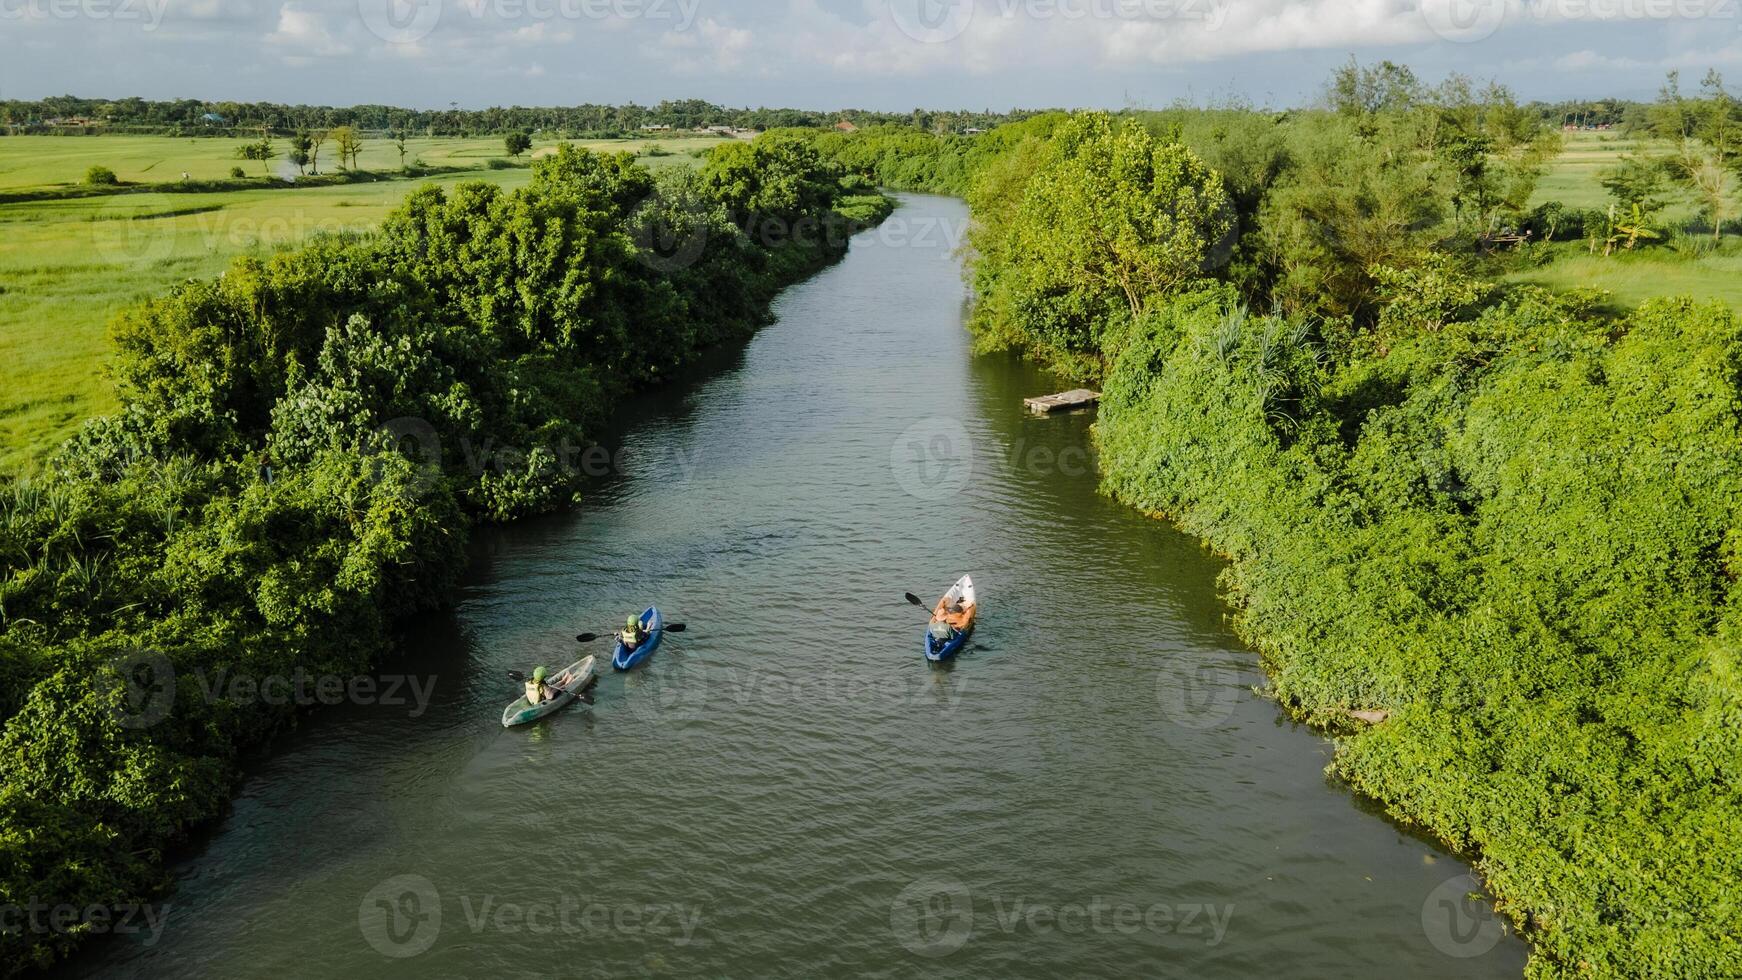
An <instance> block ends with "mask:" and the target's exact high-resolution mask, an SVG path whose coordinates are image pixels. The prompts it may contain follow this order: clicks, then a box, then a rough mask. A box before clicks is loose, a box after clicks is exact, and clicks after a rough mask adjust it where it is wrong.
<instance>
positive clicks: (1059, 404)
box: [1022, 388, 1101, 415]
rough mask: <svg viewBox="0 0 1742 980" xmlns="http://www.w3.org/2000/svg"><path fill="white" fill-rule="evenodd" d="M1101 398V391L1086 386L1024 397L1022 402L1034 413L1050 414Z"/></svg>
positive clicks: (1084, 404) (1085, 404)
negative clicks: (1050, 393) (1053, 393)
mask: <svg viewBox="0 0 1742 980" xmlns="http://www.w3.org/2000/svg"><path fill="white" fill-rule="evenodd" d="M1100 400H1101V393H1100V392H1098V391H1090V390H1089V389H1087V388H1078V389H1076V390H1075V391H1062V392H1059V393H1058V394H1056V395H1042V396H1041V397H1039V398H1024V399H1023V400H1022V404H1024V405H1027V406H1028V410H1029V411H1031V412H1033V413H1034V414H1036V415H1050V414H1052V413H1053V412H1068V411H1070V410H1071V409H1073V408H1088V407H1090V406H1091V405H1094V404H1095V403H1096V402H1099V401H1100Z"/></svg>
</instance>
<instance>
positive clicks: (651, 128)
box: [641, 123, 671, 133]
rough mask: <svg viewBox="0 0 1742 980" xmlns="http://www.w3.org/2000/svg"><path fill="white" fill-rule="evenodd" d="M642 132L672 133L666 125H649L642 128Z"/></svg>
mask: <svg viewBox="0 0 1742 980" xmlns="http://www.w3.org/2000/svg"><path fill="white" fill-rule="evenodd" d="M641 131H642V132H644V133H669V132H671V127H670V126H668V125H666V124H665V123H648V124H647V125H645V126H643V127H641Z"/></svg>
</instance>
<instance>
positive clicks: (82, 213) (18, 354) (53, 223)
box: [0, 136, 719, 472]
mask: <svg viewBox="0 0 1742 980" xmlns="http://www.w3.org/2000/svg"><path fill="white" fill-rule="evenodd" d="M240 142H241V141H239V140H220V139H199V140H189V139H174V138H168V137H135V136H9V137H3V138H0V190H31V189H39V188H53V187H57V186H66V185H72V184H76V183H78V182H79V181H80V180H82V179H83V176H84V172H85V170H86V169H87V168H89V167H90V166H91V165H93V164H101V165H103V166H106V167H109V168H110V169H112V170H114V171H115V172H116V174H117V176H119V177H120V178H121V179H122V180H123V181H128V182H138V183H147V182H151V183H155V182H161V181H173V180H177V179H179V178H180V175H181V174H182V173H183V172H186V173H188V174H189V175H190V176H191V177H192V178H194V179H217V178H222V177H225V176H227V175H228V174H229V170H230V168H231V167H232V166H237V165H238V164H240V165H242V166H244V167H245V168H252V170H253V171H258V170H259V168H260V167H261V166H262V165H261V164H260V163H257V162H256V163H244V162H242V161H238V160H236V159H234V156H233V153H234V147H235V146H237V145H239V144H240ZM280 142H281V144H282V141H280ZM718 142H719V140H718V139H694V138H676V139H670V140H659V141H653V140H633V141H631V140H622V141H612V142H592V143H582V144H578V145H583V146H588V147H590V148H594V149H600V150H634V151H638V152H643V153H645V151H646V150H647V149H649V148H650V147H653V146H659V147H661V148H662V149H663V150H665V151H666V152H665V153H664V154H661V155H656V156H649V157H647V158H646V161H645V162H647V163H648V164H649V165H651V166H664V165H676V164H679V163H682V162H685V161H688V162H693V161H694V157H692V156H690V155H689V151H690V150H693V149H698V148H703V147H707V146H711V145H713V144H715V143H718ZM549 145H550V144H545V146H542V147H541V146H539V145H536V144H535V146H534V148H533V152H534V153H537V152H538V151H539V150H540V149H543V148H545V147H548V146H549ZM408 151H409V152H408V153H407V159H408V160H409V159H412V158H413V157H416V158H418V159H421V160H422V161H423V162H424V163H425V164H427V165H430V166H440V167H459V166H468V165H475V166H476V167H477V168H478V169H476V170H469V171H465V172H458V173H447V174H442V175H440V176H438V177H434V178H430V179H428V180H410V179H408V180H390V181H377V182H370V183H358V184H346V185H337V186H326V187H302V188H298V187H294V186H292V185H288V184H287V185H285V186H284V187H281V188H259V189H247V190H230V191H219V192H211V193H192V192H188V193H183V192H175V193H163V192H156V191H135V192H129V193H124V194H113V195H105V196H98V197H76V198H67V199H61V200H54V199H51V200H42V201H28V202H22V203H12V204H0V470H5V471H10V472H19V471H22V470H24V469H27V468H28V467H29V466H30V465H32V464H33V463H34V462H36V461H38V460H40V459H41V458H43V456H44V455H45V454H46V453H47V452H48V451H50V450H52V449H53V448H54V447H55V446H57V445H59V444H60V442H61V441H63V440H64V439H65V438H66V437H67V436H68V435H70V434H71V433H72V432H73V430H74V429H76V428H77V427H78V425H79V424H80V423H82V422H83V421H84V420H85V419H87V418H90V417H92V416H94V415H99V414H102V413H104V412H106V411H109V410H111V409H113V408H114V406H115V400H114V395H113V392H112V389H111V386H110V383H109V379H108V378H107V376H106V363H107V359H108V353H109V345H108V341H107V325H108V322H109V319H110V318H111V317H112V316H113V315H114V313H115V311H116V310H118V309H120V308H122V307H123V306H125V305H127V304H130V303H133V302H136V301H138V300H140V299H142V298H144V297H148V296H152V295H155V294H158V293H161V292H163V291H164V290H166V289H168V288H169V287H170V286H171V285H173V284H174V283H177V282H180V281H182V280H185V279H188V278H194V277H206V276H213V275H216V274H218V273H219V272H221V271H223V269H224V267H225V266H226V265H228V264H229V262H230V261H231V260H232V259H233V258H235V257H236V256H238V255H245V254H261V253H265V252H269V251H271V250H273V249H277V248H282V247H285V246H289V245H294V244H295V243H297V242H300V241H303V240H305V239H307V238H309V237H311V236H313V235H316V234H320V233H323V232H342V231H366V230H368V229H370V228H373V227H375V226H377V225H379V224H380V222H381V219H382V218H383V217H384V216H385V215H386V214H387V213H388V212H389V211H391V210H392V209H393V208H394V207H396V206H397V205H398V204H399V202H400V201H402V200H403V199H404V198H405V196H406V195H407V194H409V193H410V192H411V191H412V190H413V189H414V188H416V187H419V186H421V185H423V184H424V183H429V182H434V183H437V184H443V185H451V184H454V183H458V182H461V181H472V180H482V181H488V182H490V183H494V184H498V185H501V186H503V187H517V186H519V185H521V184H524V183H525V182H526V181H527V180H529V179H530V177H531V171H530V170H529V169H528V168H526V167H514V168H509V169H490V168H489V161H491V160H493V159H498V158H501V157H503V156H504V153H503V152H502V141H501V140H500V139H482V138H480V139H467V140H461V139H446V140H444V139H429V140H413V141H409V143H408ZM398 157H399V155H398V153H397V151H396V150H394V148H393V146H392V145H391V144H390V143H388V142H386V141H376V140H369V141H365V143H364V150H363V153H362V156H361V163H362V167H363V168H364V169H377V170H383V171H386V170H396V169H397V168H398ZM322 169H323V170H325V169H327V168H325V167H323V168H322Z"/></svg>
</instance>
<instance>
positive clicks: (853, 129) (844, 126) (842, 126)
mask: <svg viewBox="0 0 1742 980" xmlns="http://www.w3.org/2000/svg"><path fill="white" fill-rule="evenodd" d="M835 129H836V131H838V132H842V133H857V132H858V131H859V127H857V126H855V125H853V124H852V123H851V122H849V121H848V120H845V119H843V120H841V121H840V122H838V123H835Z"/></svg>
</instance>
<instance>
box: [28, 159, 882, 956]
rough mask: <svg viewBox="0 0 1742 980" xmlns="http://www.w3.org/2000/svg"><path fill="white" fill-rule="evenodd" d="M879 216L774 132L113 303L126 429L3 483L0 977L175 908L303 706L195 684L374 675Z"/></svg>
mask: <svg viewBox="0 0 1742 980" xmlns="http://www.w3.org/2000/svg"><path fill="white" fill-rule="evenodd" d="M891 206H892V205H891V202H890V201H888V200H887V199H885V198H883V197H882V196H881V195H879V194H876V193H875V192H874V191H872V190H871V189H870V188H869V185H868V184H866V183H865V182H864V181H863V180H860V179H858V178H845V179H843V178H842V177H841V175H840V173H839V171H838V169H837V168H836V167H834V166H833V165H832V164H829V163H828V162H826V161H825V160H823V159H822V158H821V157H819V156H818V154H817V153H816V152H815V151H814V150H813V149H812V148H810V147H809V146H807V145H805V144H803V143H802V142H800V141H795V140H792V139H790V138H784V137H780V136H772V137H765V138H762V139H759V140H757V141H756V142H754V143H751V144H742V143H738V144H730V145H727V146H723V147H721V148H720V149H719V150H718V151H717V152H716V153H715V154H714V155H713V156H712V157H711V158H710V159H709V160H707V161H706V162H705V164H704V165H703V166H702V167H701V168H699V169H688V168H673V169H671V170H668V171H665V172H663V173H661V174H659V175H658V176H657V177H655V176H654V175H653V174H651V173H649V172H648V171H646V170H644V169H642V168H640V167H638V166H636V165H635V164H634V163H633V161H632V159H631V158H630V157H629V156H628V155H627V154H622V155H617V156H604V155H597V154H592V153H588V152H586V151H578V150H574V149H572V148H565V149H564V150H562V151H561V152H559V153H558V154H557V155H555V156H552V157H549V158H545V159H541V160H539V161H537V162H536V163H535V164H534V174H533V178H532V182H531V184H530V185H529V186H528V187H526V188H524V189H522V190H519V191H515V192H513V193H505V192H502V191H501V190H499V189H498V188H496V187H493V186H490V185H485V184H467V185H461V186H458V187H456V188H453V189H452V190H442V189H439V188H436V187H428V188H425V189H423V190H420V191H419V192H417V193H415V194H413V195H412V197H411V198H410V199H408V200H407V201H406V203H405V204H404V205H403V206H402V207H401V208H400V209H399V210H397V211H396V212H394V213H393V215H392V216H391V217H390V218H389V219H388V221H387V222H386V224H385V226H384V227H383V228H382V229H381V230H380V232H378V233H376V234H372V235H368V236H363V237H335V238H329V239H324V240H319V241H317V242H316V243H314V244H312V245H309V246H308V247H306V248H302V249H300V250H297V251H293V252H287V253H283V254H280V255H277V256H274V257H272V258H270V259H266V260H257V259H245V260H241V261H238V262H237V263H235V265H233V266H232V267H231V268H230V269H229V271H228V272H227V273H226V274H225V275H223V276H222V277H221V278H219V279H216V280H212V281H197V282H189V283H187V284H185V285H183V286H181V287H178V288H177V289H176V290H175V291H174V292H172V293H171V294H170V295H168V296H165V297H163V298H161V299H158V300H154V301H152V302H149V303H146V304H144V305H142V306H140V307H137V308H135V309H132V310H129V311H127V312H126V313H124V314H123V315H122V316H121V317H120V318H119V319H118V320H117V322H116V324H115V327H114V336H115V340H116V345H117V348H118V356H117V366H116V376H117V382H118V387H119V390H120V394H121V400H122V404H123V409H122V411H121V412H120V413H118V414H117V415H115V416H113V417H109V418H104V419H98V420H96V421H93V422H92V423H90V424H88V425H87V426H86V427H85V429H84V430H83V431H82V432H81V433H80V434H79V436H78V437H77V438H76V439H74V440H73V441H72V442H70V443H69V444H68V445H67V446H66V447H65V448H64V449H63V450H62V451H61V452H60V453H59V454H57V456H56V457H55V458H54V460H53V461H52V465H51V473H50V475H49V476H47V477H44V478H41V479H36V480H32V481H29V482H21V481H5V480H0V719H4V721H5V727H4V731H3V732H0V753H3V754H4V756H5V758H6V759H7V767H6V770H5V772H4V774H3V775H0V895H3V896H4V902H5V903H7V904H9V905H11V906H15V907H17V908H20V909H29V908H39V909H40V908H46V909H48V910H49V911H48V912H46V913H32V914H31V915H29V916H27V917H26V918H24V919H23V920H21V921H20V920H18V917H16V916H13V917H9V918H8V920H7V922H6V923H5V926H6V929H5V930H4V931H3V932H0V975H12V974H14V973H16V972H19V971H21V970H24V969H28V968H30V967H31V966H42V965H46V964H48V963H51V962H52V961H53V960H55V959H56V958H58V957H59V956H61V955H63V954H65V953H66V952H67V951H69V950H70V949H71V948H73V947H74V946H75V945H76V944H77V942H78V941H79V940H80V939H81V938H82V937H83V936H85V935H87V934H90V933H91V932H93V931H101V930H102V929H103V920H104V917H105V916H106V915H107V912H106V911H105V910H113V909H116V908H118V907H122V906H125V905H126V904H128V903H131V902H135V901H138V900H140V899H141V898H143V897H147V896H150V895H152V894H154V893H155V892H157V891H158V890H160V889H161V888H163V887H164V886H165V884H166V882H165V880H164V877H163V855H164V852H165V850H166V849H167V848H169V847H171V846H173V845H174V844H175V843H176V842H178V841H180V840H183V839H185V837H186V835H187V834H188V833H189V832H190V831H191V830H192V829H193V828H195V827H197V826H199V825H200V824H201V823H202V822H205V821H208V820H210V819H211V818H212V817H214V816H215V815H217V814H218V813H219V812H221V810H222V809H223V807H224V805H225V801H226V799H227V797H228V794H229V792H230V790H231V788H232V786H233V783H234V779H235V777H236V766H237V760H238V757H239V755H240V753H242V752H244V751H245V750H247V749H248V748H249V747H250V746H252V745H256V744H259V743H260V741H261V740H262V739H263V738H264V737H266V736H267V735H269V734H270V733H271V732H273V731H274V730H276V729H277V728H279V727H280V726H282V725H283V724H285V723H286V722H288V721H289V720H290V719H291V718H292V717H294V710H295V708H294V706H293V705H290V704H285V703H283V702H284V701H285V700H286V699H285V698H282V697H280V698H272V697H269V696H267V694H266V693H265V692H262V691H241V692H238V691H237V690H236V689H234V688H229V687H222V686H221V687H220V690H219V693H218V694H217V695H211V696H209V695H208V694H207V688H208V687H209V685H208V684H206V683H202V681H203V680H209V679H211V678H221V677H224V676H235V677H247V678H252V679H256V680H263V679H268V678H279V679H284V680H289V679H292V678H296V677H306V676H314V677H320V676H332V677H339V678H346V677H351V676H354V675H356V674H358V673H359V672H362V671H365V670H367V669H368V668H369V666H370V664H371V663H373V662H374V661H375V660H376V658H377V657H378V656H379V655H380V653H381V652H382V651H383V650H384V649H385V648H386V647H387V645H388V644H389V643H390V642H391V639H392V633H393V630H392V628H393V624H394V622H395V620H396V619H398V618H399V617H402V616H404V615H406V614H408V613H412V612H415V611H417V610H420V609H426V608H429V607H431V606H434V605H436V604H438V603H440V602H442V601H443V599H444V596H445V595H446V593H447V590H448V588H449V586H450V585H451V584H452V582H453V581H454V579H455V577H456V576H457V575H458V574H459V572H460V571H461V570H462V567H463V563H464V557H465V542H466V538H467V528H468V526H469V524H470V523H472V522H474V521H478V520H486V521H488V520H507V519H510V518H513V517H516V516H519V515H523V514H529V513H534V512H538V511H544V510H549V509H552V508H556V507H560V506H563V505H565V504H567V503H569V502H570V501H571V500H573V499H574V493H575V488H576V480H577V476H578V472H577V470H578V467H577V465H576V464H577V463H578V459H577V456H576V454H577V452H578V451H579V450H580V449H581V448H582V447H585V446H586V445H587V439H588V433H589V432H590V431H592V430H593V429H594V428H595V427H596V425H597V423H598V422H599V420H601V419H602V418H603V417H605V416H606V415H607V414H608V413H609V412H610V409H611V406H612V404H613V402H614V401H615V400H616V399H617V398H618V397H620V396H621V395H623V394H624V393H626V392H628V391H630V390H632V389H634V388H638V387H642V386H647V385H652V384H657V383H659V382H660V381H662V380H663V379H666V378H669V377H670V376H671V375H672V374H673V372H675V371H676V370H677V369H678V368H680V367H682V366H683V365H684V364H686V363H688V362H690V361H692V360H693V359H694V358H695V357H696V356H697V355H698V354H699V353H700V352H702V351H704V350H706V349H708V348H709V347H713V346H717V345H719V344H723V343H729V342H733V341H736V340H740V339H742V338H744V337H746V336H747V335H749V334H750V333H751V332H753V331H754V329H755V328H756V327H757V326H758V325H760V324H761V323H762V322H764V320H765V318H766V316H767V309H768V303H769V301H770V300H771V299H772V298H773V296H774V294H775V293H776V292H777V291H778V290H779V289H780V288H782V287H784V286H785V285H788V284H790V283H792V282H794V281H796V280H798V279H800V278H802V277H804V276H806V275H808V274H810V273H811V272H813V271H815V270H817V269H818V268H820V267H822V266H824V265H825V264H827V263H829V262H832V261H834V260H835V259H837V258H839V257H840V255H842V254H843V253H844V252H845V250H846V244H847V239H848V237H849V236H850V234H851V233H852V231H853V230H855V229H856V228H859V227H862V226H864V225H866V224H868V223H874V222H876V221H879V220H881V219H882V218H883V217H885V216H886V215H887V214H888V212H889V210H890V208H891ZM481 446H489V447H493V448H492V450H491V451H490V452H489V453H488V455H487V458H485V459H482V460H480V459H479V458H477V454H475V453H473V452H463V451H462V447H481ZM57 910H72V911H71V912H70V917H68V918H65V919H63V918H59V917H57V916H56V911H57Z"/></svg>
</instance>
